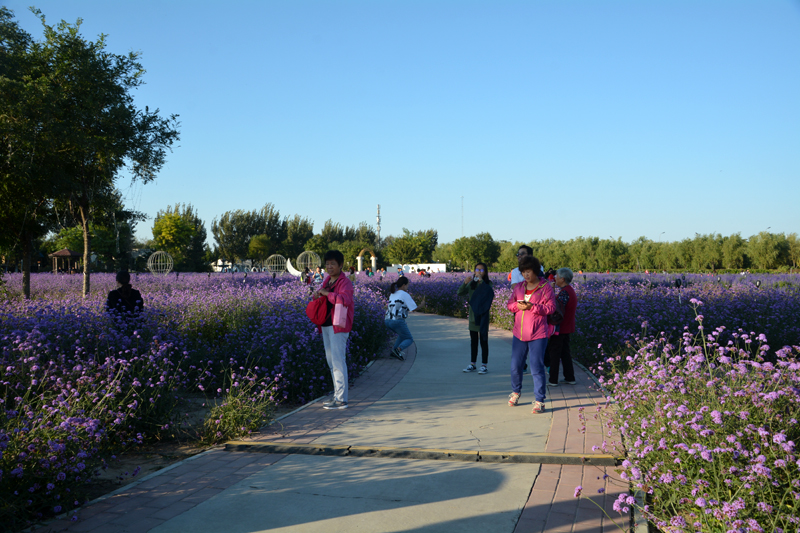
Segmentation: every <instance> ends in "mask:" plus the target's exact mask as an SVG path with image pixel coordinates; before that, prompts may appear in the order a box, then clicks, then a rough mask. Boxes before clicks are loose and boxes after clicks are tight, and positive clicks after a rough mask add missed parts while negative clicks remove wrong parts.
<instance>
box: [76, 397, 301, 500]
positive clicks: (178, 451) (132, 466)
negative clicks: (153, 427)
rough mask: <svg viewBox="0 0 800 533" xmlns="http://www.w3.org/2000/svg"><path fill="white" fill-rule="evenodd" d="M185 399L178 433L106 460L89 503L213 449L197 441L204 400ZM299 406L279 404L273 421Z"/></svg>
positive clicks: (206, 408) (89, 490)
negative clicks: (104, 467) (106, 464)
mask: <svg viewBox="0 0 800 533" xmlns="http://www.w3.org/2000/svg"><path fill="white" fill-rule="evenodd" d="M185 400H186V404H185V405H183V406H182V407H181V411H183V412H184V414H185V415H186V416H185V417H184V419H183V420H182V421H181V428H180V430H179V431H176V432H175V433H174V434H173V435H172V436H171V437H170V438H167V439H164V440H162V441H160V442H156V443H153V444H147V445H142V446H139V447H138V448H135V449H133V450H130V451H127V452H123V453H121V454H118V455H117V458H116V459H115V460H110V461H108V468H107V469H106V470H104V471H102V472H101V473H100V475H99V476H97V477H96V478H95V480H94V481H93V482H92V483H91V485H89V486H88V487H87V489H88V498H89V501H91V500H94V499H96V498H99V497H101V496H103V495H105V494H108V493H109V492H113V491H115V490H117V489H119V488H121V487H124V486H126V485H128V484H130V483H133V482H134V481H138V480H139V479H142V478H143V477H145V476H147V475H149V474H152V473H153V472H156V471H158V470H161V469H162V468H165V467H167V466H169V465H171V464H174V463H177V462H179V461H183V460H184V459H187V458H189V457H191V456H193V455H197V454H198V453H202V452H204V451H206V450H208V449H210V448H212V446H202V445H200V444H199V443H198V441H197V438H196V435H197V430H198V429H200V428H201V427H202V425H203V420H204V419H205V415H206V414H207V413H208V411H209V407H208V406H207V402H206V400H205V398H203V397H201V396H198V397H193V398H185ZM298 407H300V405H280V406H277V407H275V412H274V415H273V420H274V419H275V418H279V417H281V416H283V415H285V414H287V413H290V412H292V411H294V410H295V409H297V408H298ZM137 468H139V471H138V473H137V475H136V476H134V475H133V473H134V472H135V471H136V469H137Z"/></svg>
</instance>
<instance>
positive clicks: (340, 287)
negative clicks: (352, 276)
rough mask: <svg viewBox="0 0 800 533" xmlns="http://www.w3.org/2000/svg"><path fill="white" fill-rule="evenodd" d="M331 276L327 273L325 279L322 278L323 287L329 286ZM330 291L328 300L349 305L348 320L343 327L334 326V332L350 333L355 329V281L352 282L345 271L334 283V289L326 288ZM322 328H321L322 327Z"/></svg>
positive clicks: (334, 303)
mask: <svg viewBox="0 0 800 533" xmlns="http://www.w3.org/2000/svg"><path fill="white" fill-rule="evenodd" d="M330 278H331V277H330V276H328V275H327V274H326V275H325V279H323V280H322V287H323V288H324V287H327V285H328V280H329V279H330ZM326 290H328V291H330V292H329V293H328V301H329V302H330V303H332V304H333V305H336V304H337V303H340V304H344V305H345V306H346V307H347V321H346V322H345V325H344V327H343V328H340V327H339V326H333V332H334V333H350V330H351V329H353V282H351V281H350V280H349V279H348V278H347V276H345V275H344V272H342V273H341V274H339V279H337V280H336V282H335V283H334V284H333V290H331V289H330V288H328V289H326ZM320 329H321V328H320Z"/></svg>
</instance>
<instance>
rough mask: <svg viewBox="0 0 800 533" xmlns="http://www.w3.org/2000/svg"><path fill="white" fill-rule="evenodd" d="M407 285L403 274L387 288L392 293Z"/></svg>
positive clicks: (406, 279)
mask: <svg viewBox="0 0 800 533" xmlns="http://www.w3.org/2000/svg"><path fill="white" fill-rule="evenodd" d="M406 285H408V278H407V277H405V276H400V277H399V278H397V281H395V282H394V283H392V284H391V286H390V287H389V290H390V291H392V294H394V293H396V292H397V291H398V290H399V289H402V288H403V287H405V286H406Z"/></svg>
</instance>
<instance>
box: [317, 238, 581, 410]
mask: <svg viewBox="0 0 800 533" xmlns="http://www.w3.org/2000/svg"><path fill="white" fill-rule="evenodd" d="M517 261H518V266H517V268H515V269H514V270H513V271H512V272H511V273H510V274H509V276H510V278H511V282H512V292H511V297H510V298H509V299H508V301H507V302H506V308H507V309H508V310H509V311H510V312H512V313H514V331H513V335H514V338H513V340H512V347H511V368H510V378H511V394H509V397H508V405H510V406H512V407H513V406H517V405H519V401H520V397H521V395H522V382H523V376H524V373H525V369H526V368H528V367H530V372H531V376H532V378H533V393H534V398H535V400H534V402H533V409H532V412H533V413H543V412H544V410H545V404H544V402H545V399H546V397H547V387H548V386H550V387H558V386H560V385H562V384H565V385H574V384H575V383H576V381H575V369H574V366H573V363H572V356H571V353H570V342H569V340H570V334H571V333H573V332H574V331H575V312H576V308H577V303H578V299H577V295H576V294H575V290H574V289H573V288H572V286H571V283H572V279H573V273H572V270H570V269H569V268H559V269H558V270H550V271H548V272H547V273H545V271H544V269H543V268H542V265H541V263H540V262H539V260H538V259H537V258H536V257H534V256H533V250H532V249H531V248H530V247H529V246H521V247H520V248H519V249H518V251H517ZM343 264H344V256H343V255H342V254H341V252H338V251H336V250H332V251H330V252H328V253H326V254H325V270H326V273H327V274H326V277H325V278H324V280H323V282H322V287H321V288H320V289H318V290H317V291H315V292H314V297H319V296H325V297H326V298H327V303H328V306H329V309H328V313H329V314H331V313H332V311H333V305H335V304H336V303H337V302H347V303H345V305H347V306H348V313H352V312H353V310H352V301H353V299H352V293H353V282H352V281H351V279H350V278H349V277H348V276H344V275H342V271H341V269H342V265H343ZM399 274H400V275H399V277H398V278H397V281H395V282H393V283H392V284H391V287H390V294H389V302H388V305H387V310H386V314H385V316H384V323H385V325H386V327H387V328H388V329H389V330H391V331H393V332H394V333H396V334H397V339H396V340H395V343H394V346H393V347H392V349H391V351H390V352H389V355H390V356H391V357H394V358H396V359H399V360H401V361H403V360H405V350H406V348H408V347H409V346H411V344H412V343H413V342H414V339H413V336H412V334H411V331H410V330H409V328H408V325H407V324H406V319H407V318H408V315H409V313H411V312H413V311H414V310H416V309H417V304H416V303H415V302H414V299H413V298H412V297H411V296H410V295H409V294H408V292H407V291H406V289H407V288H408V285H409V278H407V277H406V276H404V275H403V274H402V271H399ZM457 294H458V295H459V296H463V297H465V298H467V300H468V302H469V321H468V323H469V332H470V362H469V364H468V365H467V367H466V368H464V370H463V371H464V372H465V373H471V372H477V373H478V374H486V373H488V372H489V368H488V365H489V318H490V311H491V307H492V302H493V301H494V288H493V286H492V282H491V280H490V278H489V268H488V267H487V265H486V264H485V263H478V264H477V265H475V269H474V271H473V272H472V273H470V274H469V276H468V277H466V278H465V279H464V283H462V284H461V285H460V286H459V288H458V292H457ZM348 316H350V315H348ZM351 327H352V318H350V319H349V321H348V322H347V324H346V325H345V326H344V327H341V326H334V325H332V324H331V325H323V326H321V331H322V334H323V343H324V345H325V355H326V358H327V361H328V366H329V368H330V370H331V377H332V379H333V384H334V396H333V399H332V400H330V401H328V402H325V403H324V404H323V407H324V408H325V409H346V408H347V397H348V379H347V365H346V362H345V355H344V354H345V346H346V341H347V336H348V335H349V333H350V328H351ZM479 347H480V352H481V365H480V367H478V366H477V364H476V363H477V358H478V349H479ZM560 371H561V372H563V377H564V379H563V380H561V381H559V379H558V378H559V372H560Z"/></svg>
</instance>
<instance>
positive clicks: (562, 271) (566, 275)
mask: <svg viewBox="0 0 800 533" xmlns="http://www.w3.org/2000/svg"><path fill="white" fill-rule="evenodd" d="M556 276H558V277H560V278H561V279H563V280H564V281H566V282H567V285H569V284H570V283H572V276H573V274H572V270H570V269H568V268H567V267H564V268H559V269H558V270H557V271H556Z"/></svg>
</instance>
